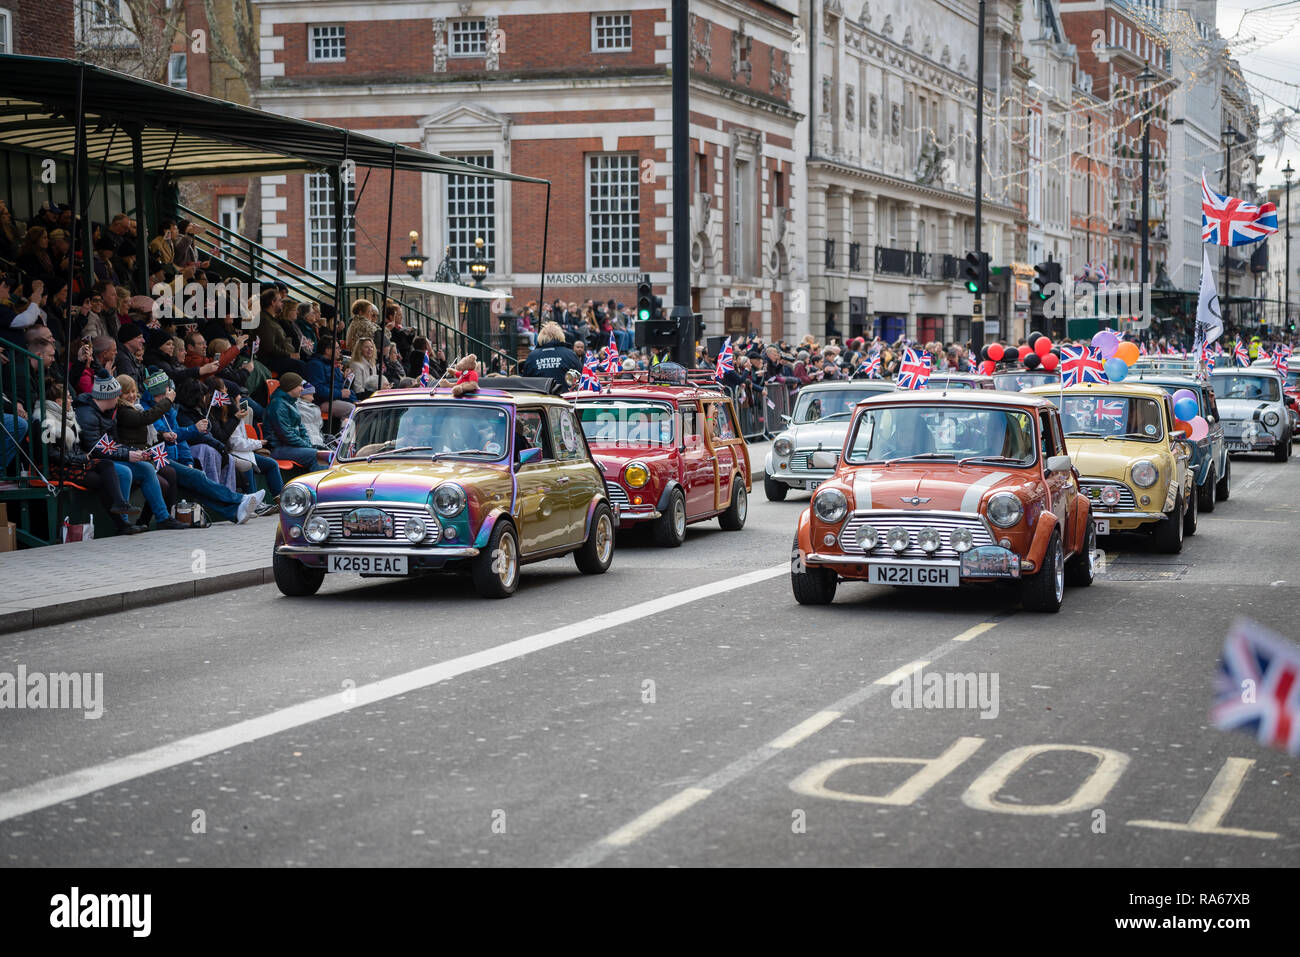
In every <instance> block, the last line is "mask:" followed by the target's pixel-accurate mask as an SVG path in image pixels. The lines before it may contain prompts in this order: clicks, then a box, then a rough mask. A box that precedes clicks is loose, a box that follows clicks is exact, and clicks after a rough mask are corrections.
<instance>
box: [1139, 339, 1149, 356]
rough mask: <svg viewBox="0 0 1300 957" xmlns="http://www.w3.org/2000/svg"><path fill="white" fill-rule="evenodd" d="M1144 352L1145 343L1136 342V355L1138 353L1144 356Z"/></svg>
mask: <svg viewBox="0 0 1300 957" xmlns="http://www.w3.org/2000/svg"><path fill="white" fill-rule="evenodd" d="M1146 354H1147V344H1146V343H1145V342H1143V343H1139V344H1138V355H1140V356H1144V355H1146Z"/></svg>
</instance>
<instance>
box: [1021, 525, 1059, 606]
mask: <svg viewBox="0 0 1300 957" xmlns="http://www.w3.org/2000/svg"><path fill="white" fill-rule="evenodd" d="M1021 589H1022V591H1021V601H1022V602H1023V603H1024V606H1025V608H1026V609H1028V610H1029V611H1042V612H1047V613H1048V614H1053V615H1054V614H1056V613H1057V612H1058V611H1060V610H1061V603H1062V602H1063V601H1064V600H1065V549H1064V548H1063V547H1062V546H1061V530H1060V529H1059V528H1057V529H1056V530H1055V531H1053V532H1052V537H1051V539H1050V540H1049V541H1048V543H1047V551H1046V552H1045V553H1044V554H1043V567H1042V568H1041V569H1039V570H1038V572H1037V573H1035V574H1034V575H1031V576H1030V577H1029V579H1028V580H1026V581H1025V582H1024V583H1023V584H1022V585H1021Z"/></svg>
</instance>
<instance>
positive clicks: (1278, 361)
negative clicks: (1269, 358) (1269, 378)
mask: <svg viewBox="0 0 1300 957" xmlns="http://www.w3.org/2000/svg"><path fill="white" fill-rule="evenodd" d="M1290 358H1291V347H1290V346H1278V347H1277V348H1275V349H1274V350H1273V366H1274V368H1276V369H1277V371H1278V372H1280V373H1282V375H1284V376H1285V375H1286V373H1287V361H1288V360H1289V359H1290Z"/></svg>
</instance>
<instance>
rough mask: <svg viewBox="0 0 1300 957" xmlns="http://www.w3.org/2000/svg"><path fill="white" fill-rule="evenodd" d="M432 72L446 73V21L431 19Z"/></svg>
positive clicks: (439, 18) (437, 18)
mask: <svg viewBox="0 0 1300 957" xmlns="http://www.w3.org/2000/svg"><path fill="white" fill-rule="evenodd" d="M433 72H434V73H446V72H447V20H446V18H445V17H434V18H433Z"/></svg>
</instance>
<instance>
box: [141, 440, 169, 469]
mask: <svg viewBox="0 0 1300 957" xmlns="http://www.w3.org/2000/svg"><path fill="white" fill-rule="evenodd" d="M144 454H145V456H146V457H148V459H149V460H150V461H151V462H153V467H154V471H155V472H161V471H162V470H163V468H164V467H165V466H166V465H167V446H166V445H164V444H163V443H162V442H159V443H158V444H157V445H151V446H149V448H147V449H145V450H144Z"/></svg>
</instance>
